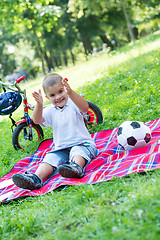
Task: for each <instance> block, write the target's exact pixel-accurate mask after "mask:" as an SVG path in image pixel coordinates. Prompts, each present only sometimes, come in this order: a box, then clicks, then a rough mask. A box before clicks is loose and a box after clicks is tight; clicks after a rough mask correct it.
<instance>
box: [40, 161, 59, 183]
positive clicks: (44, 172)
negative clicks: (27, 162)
mask: <svg viewBox="0 0 160 240" xmlns="http://www.w3.org/2000/svg"><path fill="white" fill-rule="evenodd" d="M54 168H55V167H54V166H52V165H50V164H48V163H46V162H42V164H41V165H40V166H39V167H38V168H37V170H36V172H35V174H36V175H37V176H38V177H39V178H41V179H42V180H44V179H45V178H46V177H48V176H50V175H51V174H52V173H53V170H54Z"/></svg>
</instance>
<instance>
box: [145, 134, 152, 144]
mask: <svg viewBox="0 0 160 240" xmlns="http://www.w3.org/2000/svg"><path fill="white" fill-rule="evenodd" d="M144 140H145V142H146V143H149V141H150V140H151V135H150V134H149V133H146V136H145V138H144Z"/></svg>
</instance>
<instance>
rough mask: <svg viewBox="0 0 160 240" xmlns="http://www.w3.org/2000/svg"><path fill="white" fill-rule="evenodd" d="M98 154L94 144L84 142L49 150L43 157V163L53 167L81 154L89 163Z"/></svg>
mask: <svg viewBox="0 0 160 240" xmlns="http://www.w3.org/2000/svg"><path fill="white" fill-rule="evenodd" d="M97 155H98V150H97V148H96V146H95V144H91V143H87V142H86V143H84V144H80V145H76V146H73V147H69V148H65V149H61V150H54V151H50V152H48V153H47V154H46V156H45V157H44V159H43V163H44V162H46V163H48V164H50V165H52V166H53V167H56V168H57V167H58V166H59V165H61V164H64V163H67V162H70V161H72V159H73V157H74V156H81V157H83V158H84V159H85V160H86V163H89V162H90V161H91V159H93V158H95V157H96V156H97Z"/></svg>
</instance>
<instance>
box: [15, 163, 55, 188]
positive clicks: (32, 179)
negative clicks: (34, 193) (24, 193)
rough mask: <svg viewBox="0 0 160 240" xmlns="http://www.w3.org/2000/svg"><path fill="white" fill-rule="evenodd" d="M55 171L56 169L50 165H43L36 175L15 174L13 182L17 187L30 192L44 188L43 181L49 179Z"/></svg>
mask: <svg viewBox="0 0 160 240" xmlns="http://www.w3.org/2000/svg"><path fill="white" fill-rule="evenodd" d="M53 170H54V167H53V166H51V165H49V164H48V163H42V164H41V165H40V166H39V167H38V169H37V171H36V172H35V173H27V172H25V173H22V174H19V173H17V174H14V175H13V176H12V180H13V182H14V184H15V185H16V186H17V187H20V188H23V189H29V190H35V189H39V188H41V187H43V185H44V184H43V181H42V180H43V179H44V178H46V177H48V176H49V175H50V174H51V173H52V172H53Z"/></svg>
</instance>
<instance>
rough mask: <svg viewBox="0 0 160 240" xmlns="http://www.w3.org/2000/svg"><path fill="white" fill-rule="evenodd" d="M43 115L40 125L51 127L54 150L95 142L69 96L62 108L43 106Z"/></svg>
mask: <svg viewBox="0 0 160 240" xmlns="http://www.w3.org/2000/svg"><path fill="white" fill-rule="evenodd" d="M43 117H44V119H45V122H44V123H43V124H42V126H44V127H46V126H51V127H52V128H53V139H54V143H55V149H56V150H58V149H63V148H67V147H72V146H76V145H79V144H82V143H85V142H89V143H91V144H95V143H94V140H93V139H92V138H91V136H90V134H89V132H88V130H87V128H86V126H85V123H84V118H83V114H82V113H81V112H80V110H79V108H78V107H77V106H76V105H75V104H74V103H73V102H72V100H71V99H70V98H68V101H67V103H66V105H65V106H64V107H63V108H62V109H61V108H58V107H56V106H54V105H53V104H51V105H49V106H47V107H46V108H44V110H43Z"/></svg>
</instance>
